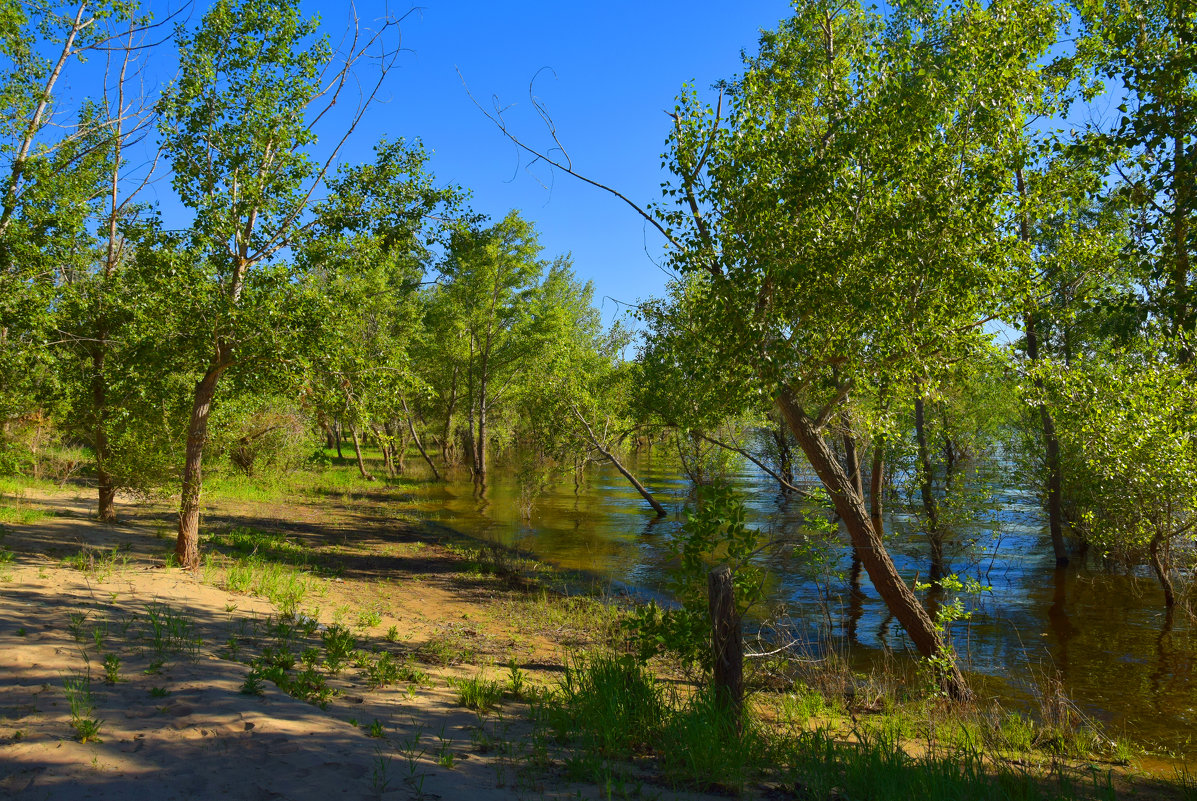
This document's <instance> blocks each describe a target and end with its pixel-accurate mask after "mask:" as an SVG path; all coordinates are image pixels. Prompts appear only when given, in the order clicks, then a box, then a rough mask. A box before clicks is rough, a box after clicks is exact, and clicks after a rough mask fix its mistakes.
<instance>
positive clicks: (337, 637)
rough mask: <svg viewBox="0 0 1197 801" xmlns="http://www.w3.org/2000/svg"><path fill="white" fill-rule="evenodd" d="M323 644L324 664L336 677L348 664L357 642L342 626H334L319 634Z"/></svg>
mask: <svg viewBox="0 0 1197 801" xmlns="http://www.w3.org/2000/svg"><path fill="white" fill-rule="evenodd" d="M320 639H321V641H322V642H323V643H324V654H325V657H324V663H325V665H327V666H328V671H329V673H331V674H332V675H334V676H335V675H337V674H338V673H340V672H341V669H342V668H343V667H344V666H345V665H346V664H348V662H349V660H350V659H351V658H352V657H353V654H354V652H355V651H356V650H357V640H356V639H355V638H354V636H353V633H352V632H351V631H350V630H349V629H347V628H345V627H344V626H341V625H338V624H334V625H332V626H329V627H328V629H326V630H325V631H323V632H322V633H321V634H320Z"/></svg>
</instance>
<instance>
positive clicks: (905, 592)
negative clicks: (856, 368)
mask: <svg viewBox="0 0 1197 801" xmlns="http://www.w3.org/2000/svg"><path fill="white" fill-rule="evenodd" d="M777 402H778V406H779V407H780V408H781V412H782V414H783V415H785V417H786V422H788V423H789V424H790V428H791V430H792V431H793V432H794V436H795V438H796V439H797V440H798V446H799V447H800V448H802V452H803V453H804V454H805V455H806V458H807V460H808V461H809V462H810V464H811V467H812V468H814V471H815V473H816V475H818V476H819V480H820V481H821V482H822V483H823V486H824V487H825V488H826V489H827V492H828V494H829V495H830V496H831V501H832V503H833V504H835V509H836V512H837V513H838V514H839V516H840V519H841V520H843V521H844V526H845V528H847V530H848V535H849V537H850V538H851V540H852V545H853V546H854V547H855V548H856V551H857V553H858V554H859V555H860V560H861V563H862V564H863V565H864V569H865V571H866V572H867V573H868V574H869V580H871V581H872V582H873V586H874V587H876V588H877V593H878V594H879V595H880V596H881V599H882V600H883V601H885V605H886V607H887V608H888V609H889V610H890V611H891V612H892V613H893V614H894V616H895V617H896V618H897V619H898V622H900V623H901V624H902V627H903V628H904V629H905V630H906V633H907V634H908V635H910V639H911V640H912V641H913V642H914V646H915V648H917V649H918V651H919V653H920V654H922V655H923V656H925V657H930V658H944V657H947V660H946V662H945V664H944V665H943V673H942V674H941V675H940V677H939V680H940V684H941V686H942V687H943V689H944V690H945V691H946V692H947V693H948V695H949V696H950V697H952V698H954V699H961V700H963V699H970V698H972V691H971V690H969V688H968V684H967V683H966V682H965V680H964V675H963V674H962V673H961V672H960V668H959V667H958V666H957V665H956V663H955V661H954V659H952V652H951V651H950V650H949V649H948V648H947V645H946V644H945V643H944V641H943V638H942V636H941V635H940V632H939V631H938V630H937V629H936V627H935V624H934V623H933V622H932V620H931V617H930V615H928V614H927V611H926V610H925V609H924V608H923V607H922V605H921V604H920V603H919V602H918V599H917V598H916V597H915V595H914V592H913V591H912V590H911V589H910V587H908V586H906V583H905V582H904V581H903V580H902V577H901V576H900V575H899V574H898V570H897V568H896V567H895V566H894V562H893V559H891V558H890V555H889V552H888V551H887V550H886V548H885V543H884V542H883V541H882V529H881V526H880V525H878V524H875V523H874V521H873V520H871V519H870V514H869V510H868V509H866V508H865V501H864V498H862V497H861V496H860V495H859V494H858V493H857V491H856V488H855V487H854V486H853V484H852V480H851V478H850V477H849V476H848V475H847V473H845V472H844V469H843V466H842V465H841V464H840V463H839V461H838V460H837V459H836V458H835V455H834V454H833V453H832V452H831V449H830V448H828V446H827V442H826V441H825V440H824V439H823V436H822V434H821V433H820V431H819V430H817V429H816V427H815V423H814V421H813V420H811V418H810V417H809V416H808V415H807V414H806V412H805V410H804V409H803V408H802V406H801V405H800V404H799V403H798V400H797V399H796V398H795V397H794V395H793V393H792V392H791V391H790V390H789V389H788V388H787V389H784V390H783V391H782V392H781V393H780V394H779V396H778V399H777ZM874 462H875V466H876V468H877V469H876V472H877V473H880V472H881V468H882V467H883V464H881V463H880V457H879V456H875V457H874ZM878 478H879V476H875V477H874V480H873V483H874V488H875V493H876V495H877V503H876V504H875V507H874V511H876V512H877V513H878V517H879V511H880V494H879V489H880V488H879V486H878V484H879V482H878ZM879 522H880V521H879V520H878V523H879Z"/></svg>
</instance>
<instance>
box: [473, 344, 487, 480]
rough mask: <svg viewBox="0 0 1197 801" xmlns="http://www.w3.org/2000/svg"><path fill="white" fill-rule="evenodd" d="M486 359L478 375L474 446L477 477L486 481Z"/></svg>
mask: <svg viewBox="0 0 1197 801" xmlns="http://www.w3.org/2000/svg"><path fill="white" fill-rule="evenodd" d="M486 385H487V375H486V359H483V360H482V375H480V376H479V377H478V444H477V445H476V446H475V453H476V454H477V462H476V464H477V465H478V469H477V473H478V479H479V480H480V481H481V482H483V483H486V417H487V408H486V403H487V397H486V388H487V387H486Z"/></svg>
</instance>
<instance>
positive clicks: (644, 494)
mask: <svg viewBox="0 0 1197 801" xmlns="http://www.w3.org/2000/svg"><path fill="white" fill-rule="evenodd" d="M574 415H576V416H577V418H578V420H580V421H581V423H582V425H583V426H584V427H585V428H586V436H587V438H588V439H589V440H590V443H591V444H592V445H594V447H595V450H597V451H598V452H599V453H601V454H602V455H603V456H604V457H605V458H606V459H607V461H608V462H610V463H611V464H613V465H615V469H616V470H618V471H619V472H620V474H621V475H622V476H623V477H624V478H626V479H627V480H628V483H629V484H631V485H632V486H633V487H635V488H636V492H639V493H640V497H641V498H643V499H644V500H646V501H648V504H649V506H651V507H652V508H653V509H655V510H656V512H657V517H665V516H666V515H668V514H669V512H666V511H665V507H664V506H662V505H661V504H660V503H659V502H658V501H657V499H656V498H654V497H653V494H652V493H651V492H649V491H648V490H647V489H645V488H644V485H643V484H641V483H640V482H639V481H637V480H636V477H635V476H634V475H632V474H631V473H630V472H629V471H628V469H627V468H626V467H624V466H623V463H621V462H620V461H619V459H616V458H615V454H613V453H611V451H609V450H607V449H606V448H604V447H603V446H602V443H600V442H599V440H598V437H597V436H595V434H594V429H592V428H591V427H590V423H588V422H586V418H585V417H583V416H582V413H581V412H580V411H578V407H577V406H575V407H574Z"/></svg>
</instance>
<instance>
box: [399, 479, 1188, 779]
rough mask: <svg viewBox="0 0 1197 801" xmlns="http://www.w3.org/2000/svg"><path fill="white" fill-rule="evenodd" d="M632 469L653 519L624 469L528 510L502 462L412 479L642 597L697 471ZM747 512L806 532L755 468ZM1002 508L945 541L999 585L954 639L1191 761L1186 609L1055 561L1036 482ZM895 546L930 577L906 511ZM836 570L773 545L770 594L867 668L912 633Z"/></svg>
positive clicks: (483, 526) (983, 678) (904, 567)
mask: <svg viewBox="0 0 1197 801" xmlns="http://www.w3.org/2000/svg"><path fill="white" fill-rule="evenodd" d="M634 472H635V473H636V474H637V476H638V477H639V478H640V480H641V481H642V482H643V483H644V484H645V485H646V486H647V487H648V488H649V489H650V490H651V491H652V492H653V493H654V495H655V496H656V497H657V499H658V500H659V501H660V502H661V503H662V504H664V505H665V506H666V508H668V509H670V510H671V512H672V514H671V515H670V516H669V517H668V518H664V519H662V520H659V521H658V520H656V518H655V517H654V515H653V512H652V510H651V508H650V507H649V506H648V504H646V503H645V502H644V501H643V499H642V498H641V497H640V496H639V495H638V494H637V493H636V491H635V490H633V489H632V488H631V487H630V486H629V485H628V484H627V482H626V481H625V480H624V479H623V477H622V476H620V475H619V473H618V472H616V471H615V470H614V468H611V467H609V466H607V465H603V466H601V467H596V468H592V469H591V470H590V472H589V473H588V475H587V478H586V480H585V482H584V484H583V485H582V486H581V487H580V488H579V490H578V492H577V493H575V492H574V487H573V484H572V482H568V481H567V482H565V483H564V484H563V485H560V486H557V487H555V488H551V489H550V490H548V491H547V492H546V493H545V494H544V495H542V496H541V497H540V498H538V499H537V501H536V505H535V509H534V511H533V514H532V517H531V521H530V522H525V521H524V520H523V519H522V516H521V514H520V505H519V492H518V489H517V488H516V487H515V486H514V483H513V482H512V480H511V478H510V476H509V475H508V474H506V472H505V471H502V470H501V469H499V470H496V471H495V475H494V476H493V477H492V480H491V484H490V486H489V487H488V488H487V492H486V495H485V497H484V498H479V497H478V496H477V495H476V493H475V491H474V487H473V485H472V483H471V482H469V481H468V480H466V481H464V482H449V483H447V484H423V485H419V486H418V487H417V488H416V489H415V490H414V497H413V498H412V500H413V502H414V503H415V506H416V509H417V512H418V513H419V514H421V515H423V516H424V517H426V518H427V519H429V520H433V521H436V522H439V523H441V524H443V525H447V526H450V527H452V528H454V529H457V530H458V531H461V532H463V533H465V534H468V535H470V536H474V537H477V538H480V539H486V540H490V541H494V542H499V543H501V544H503V545H508V546H514V547H518V548H520V549H523V550H526V551H529V552H531V553H532V554H534V555H535V556H536V557H537V558H538V559H540V560H542V561H545V562H549V563H551V564H553V565H556V566H558V567H561V568H565V569H567V570H574V571H580V572H583V573H585V574H588V575H592V576H594V577H595V578H597V579H600V580H601V581H603V582H609V583H611V584H613V585H614V586H615V587H617V588H623V589H627V590H630V591H633V592H636V593H638V594H641V595H650V596H656V595H661V594H663V592H664V590H663V587H664V585H665V572H666V568H667V550H666V543H667V542H668V540H669V538H670V537H672V536H673V535H674V534H675V532H676V531H677V530H678V527H679V526H680V520H681V513H682V511H683V510H684V509H685V507H686V505H687V503H688V502H689V500H690V499H689V498H688V494H689V488H690V487H689V482H688V481H687V480H686V479H685V477H684V476H683V475H682V474H681V473H680V471H679V470H678V468H677V465H676V463H675V462H673V461H672V460H670V459H667V458H664V457H659V456H658V457H652V456H645V457H641V458H639V459H638V460H637V462H636V464H635V465H634ZM734 482H735V484H736V485H737V486H738V487H739V489H740V490H741V491H742V492H743V494H744V497H745V499H746V502H747V503H748V506H749V513H750V516H751V518H752V523H753V524H754V525H755V526H757V527H758V528H760V529H762V530H763V531H767V532H769V533H770V534H774V535H786V534H791V535H793V534H795V533H797V532H799V531H800V530H801V527H802V522H801V520H802V518H801V511H802V509H801V505H800V503H799V502H798V501H796V500H794V499H787V498H786V497H785V496H783V495H781V494H780V493H778V492H777V491H776V484H774V483H773V482H772V480H771V479H769V478H768V477H766V476H763V475H761V474H759V473H757V472H755V471H745V472H743V473H741V474H739V475H737V476H735V477H734ZM996 499H997V503H996V512H995V513H994V514H993V515H991V516H990V518H989V519H987V520H985V521H983V522H980V523H977V524H975V525H973V526H971V527H970V528H969V529H968V530H965V531H962V532H960V534H961V536H960V539H961V540H962V541H963V540H969V541H971V543H970V544H967V545H964V544H957V545H956V547H955V548H954V549H950V550H949V556H950V562H951V569H952V570H954V571H956V572H957V573H959V574H960V575H962V576H963V575H971V576H974V577H976V578H977V579H979V580H980V581H981V582H982V583H983V584H986V585H988V586H990V587H992V591H991V592H990V593H987V594H985V595H984V596H982V597H980V598H975V599H969V606H971V607H973V608H974V609H975V611H974V613H973V615H972V619H971V620H969V621H967V622H963V621H962V622H958V623H957V624H955V626H954V628H953V638H954V641H955V643H956V646H957V650H958V651H959V652H960V653H961V654H962V655H963V657H964V659H965V661H966V664H967V666H968V669H969V670H970V672H971V673H972V674H974V678H975V679H976V680H977V683H978V684H979V685H980V686H982V687H983V688H984V691H985V692H990V693H993V694H995V695H997V696H999V697H1000V698H1002V699H1003V700H1004V701H1005V702H1007V703H1013V704H1015V705H1024V706H1026V707H1027V708H1034V706H1035V703H1036V702H1035V697H1036V690H1035V688H1036V686H1039V685H1040V684H1041V682H1042V678H1043V677H1044V676H1059V677H1060V679H1061V680H1062V681H1063V684H1064V686H1065V689H1066V691H1067V692H1068V694H1069V696H1070V697H1071V698H1072V699H1073V700H1074V701H1075V702H1076V703H1077V704H1078V706H1079V707H1080V708H1081V709H1082V711H1084V712H1085V713H1086V714H1088V715H1091V716H1092V717H1094V718H1096V719H1098V720H1100V721H1103V722H1104V723H1105V724H1106V725H1107V726H1108V727H1109V730H1110V731H1111V732H1112V733H1114V734H1126V735H1128V736H1131V737H1132V738H1134V739H1135V740H1136V741H1138V742H1141V743H1143V744H1146V745H1149V746H1152V747H1155V748H1159V749H1163V750H1167V751H1170V752H1172V753H1174V754H1176V755H1177V756H1181V757H1186V758H1187V757H1194V756H1197V729H1195V728H1194V727H1195V726H1197V683H1195V682H1194V655H1195V654H1197V642H1195V641H1194V636H1193V635H1194V632H1193V630H1192V628H1191V627H1190V625H1189V623H1188V622H1187V621H1186V620H1184V616H1183V615H1180V614H1178V615H1177V617H1176V621H1175V623H1174V624H1173V625H1172V626H1171V628H1169V627H1168V626H1167V625H1166V621H1165V617H1164V613H1163V596H1162V593H1161V592H1160V591H1159V589H1158V587H1157V586H1156V585H1155V583H1154V582H1153V581H1151V580H1150V579H1148V578H1147V577H1133V576H1132V577H1128V576H1115V575H1109V574H1107V573H1105V572H1103V571H1101V570H1098V569H1092V568H1087V567H1081V568H1075V569H1069V570H1064V571H1057V570H1056V569H1055V567H1054V559H1053V558H1052V557H1051V544H1050V541H1049V539H1048V536H1047V532H1046V529H1045V524H1044V520H1043V517H1042V514H1041V512H1040V509H1039V507H1038V505H1037V503H1036V499H1035V497H1034V495H1033V494H1031V493H1029V492H1027V491H1026V490H1025V489H1020V488H1017V487H1013V486H1009V487H999V488H998V490H997V498H996ZM891 524H892V528H893V530H894V531H895V542H894V544H893V546H892V549H893V555H894V560H895V562H896V563H897V565H898V569H899V570H900V571H901V572H902V574H903V576H905V577H906V578H907V579H908V580H910V579H913V578H914V577H915V576H916V575H926V572H927V569H928V557H927V551H926V548H925V546H924V544H923V542H922V541H921V538H920V536H919V535H918V532H917V530H915V524H914V522H913V521H912V520H910V519H907V518H904V517H903V516H900V515H896V516H895V517H894V519H893V520H891ZM835 551H836V552H837V557H838V558H839V563H838V564H836V565H833V570H834V571H835V573H838V574H839V575H838V576H832V577H830V578H829V577H828V575H827V573H826V570H825V569H824V570H822V571H819V572H816V571H815V570H814V569H813V568H812V567H810V566H809V565H806V564H804V563H803V562H802V561H800V560H799V559H797V558H794V557H793V556H788V555H783V554H778V555H774V556H771V557H769V559H768V560H767V563H768V567H769V568H770V569H771V571H772V573H773V575H774V584H773V585H772V595H773V598H774V600H775V601H777V602H779V603H784V604H785V605H786V607H787V609H788V610H789V619H790V620H791V622H792V625H793V626H794V628H795V629H797V630H798V631H799V632H801V633H803V634H805V635H807V636H808V637H809V638H810V639H811V641H812V642H814V643H817V645H816V646H815V647H835V648H838V649H843V650H846V651H847V652H848V655H849V657H850V658H851V659H852V660H853V662H854V663H856V664H858V665H860V666H862V667H866V668H867V666H868V664H869V662H870V661H872V660H877V659H879V658H881V657H882V656H884V655H885V653H886V652H887V651H895V652H898V653H906V652H908V651H909V643H908V641H907V640H906V639H905V637H904V635H903V634H902V632H901V627H900V626H899V625H898V624H897V623H896V622H894V621H892V620H891V619H890V616H889V615H888V614H887V612H886V609H885V607H884V605H883V604H882V603H881V601H880V599H879V598H878V597H877V593H876V591H875V590H874V589H873V587H872V585H871V584H870V583H869V581H868V578H867V576H862V584H861V588H860V589H861V590H862V591H863V595H864V597H863V599H862V600H860V601H859V602H856V603H853V602H851V600H850V599H851V593H850V586H849V583H848V581H847V579H846V578H845V577H846V576H848V575H849V574H850V567H849V566H850V556H849V552H848V549H847V548H846V547H840V548H836V549H835Z"/></svg>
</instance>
